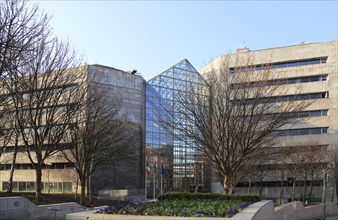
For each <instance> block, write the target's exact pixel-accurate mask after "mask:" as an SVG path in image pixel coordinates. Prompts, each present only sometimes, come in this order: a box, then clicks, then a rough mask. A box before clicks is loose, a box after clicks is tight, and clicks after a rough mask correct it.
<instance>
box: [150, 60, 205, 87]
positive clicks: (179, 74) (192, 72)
mask: <svg viewBox="0 0 338 220" xmlns="http://www.w3.org/2000/svg"><path fill="white" fill-rule="evenodd" d="M161 77H164V78H166V79H165V80H163V82H162V80H160V78H161ZM170 79H176V80H187V81H189V82H196V83H197V82H198V81H200V80H203V78H202V76H201V75H200V74H199V73H198V71H197V70H196V69H195V68H194V67H193V66H192V65H191V63H190V62H189V61H188V60H187V59H184V60H182V61H181V62H179V63H177V64H176V65H174V66H172V67H170V68H169V69H167V70H166V71H164V72H162V73H160V74H159V75H157V76H155V77H154V78H152V79H150V80H148V82H147V83H148V84H155V85H159V86H163V87H171V86H170V84H172V83H173V82H172V81H171V80H170Z"/></svg>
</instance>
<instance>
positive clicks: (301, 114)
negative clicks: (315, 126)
mask: <svg viewBox="0 0 338 220" xmlns="http://www.w3.org/2000/svg"><path fill="white" fill-rule="evenodd" d="M299 117H301V118H306V117H310V113H309V112H300V113H299Z"/></svg>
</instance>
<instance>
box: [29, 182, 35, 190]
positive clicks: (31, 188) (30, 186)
mask: <svg viewBox="0 0 338 220" xmlns="http://www.w3.org/2000/svg"><path fill="white" fill-rule="evenodd" d="M27 191H35V182H27Z"/></svg>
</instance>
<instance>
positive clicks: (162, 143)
mask: <svg viewBox="0 0 338 220" xmlns="http://www.w3.org/2000/svg"><path fill="white" fill-rule="evenodd" d="M201 83H203V78H202V77H201V76H200V75H199V73H198V72H197V71H196V70H195V68H194V67H193V66H192V65H191V64H190V63H189V61H188V60H186V59H185V60H182V61H181V62H179V63H178V64H176V65H174V66H172V67H171V68H169V69H168V70H166V71H164V72H163V73H161V74H159V75H158V76H156V77H154V78H153V79H151V80H149V81H148V82H147V86H146V148H147V164H148V165H149V170H148V175H147V186H148V192H151V191H152V190H153V189H154V190H156V193H160V192H167V191H192V190H194V188H195V187H196V184H197V182H196V176H197V175H199V176H200V174H198V173H197V172H199V171H198V170H200V168H198V166H199V165H198V164H200V163H199V161H198V152H197V151H196V150H195V148H194V143H193V141H192V140H189V138H188V137H186V136H184V135H182V134H180V132H179V131H177V130H175V126H169V127H168V126H165V125H164V123H163V119H164V118H166V117H175V120H172V121H173V122H174V121H177V120H179V124H180V125H182V124H184V123H185V121H186V119H185V118H184V117H183V116H182V115H180V113H179V112H178V111H177V109H178V108H180V106H179V105H180V104H179V100H178V96H180V97H182V94H183V95H184V94H187V93H188V92H189V86H191V85H198V84H201ZM154 194H155V193H154Z"/></svg>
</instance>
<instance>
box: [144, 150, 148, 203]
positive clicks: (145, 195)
mask: <svg viewBox="0 0 338 220" xmlns="http://www.w3.org/2000/svg"><path fill="white" fill-rule="evenodd" d="M145 158H146V160H145V164H144V165H145V170H144V171H145V172H144V174H145V182H144V201H147V176H148V174H147V169H148V168H147V161H148V159H147V150H146V156H145Z"/></svg>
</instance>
